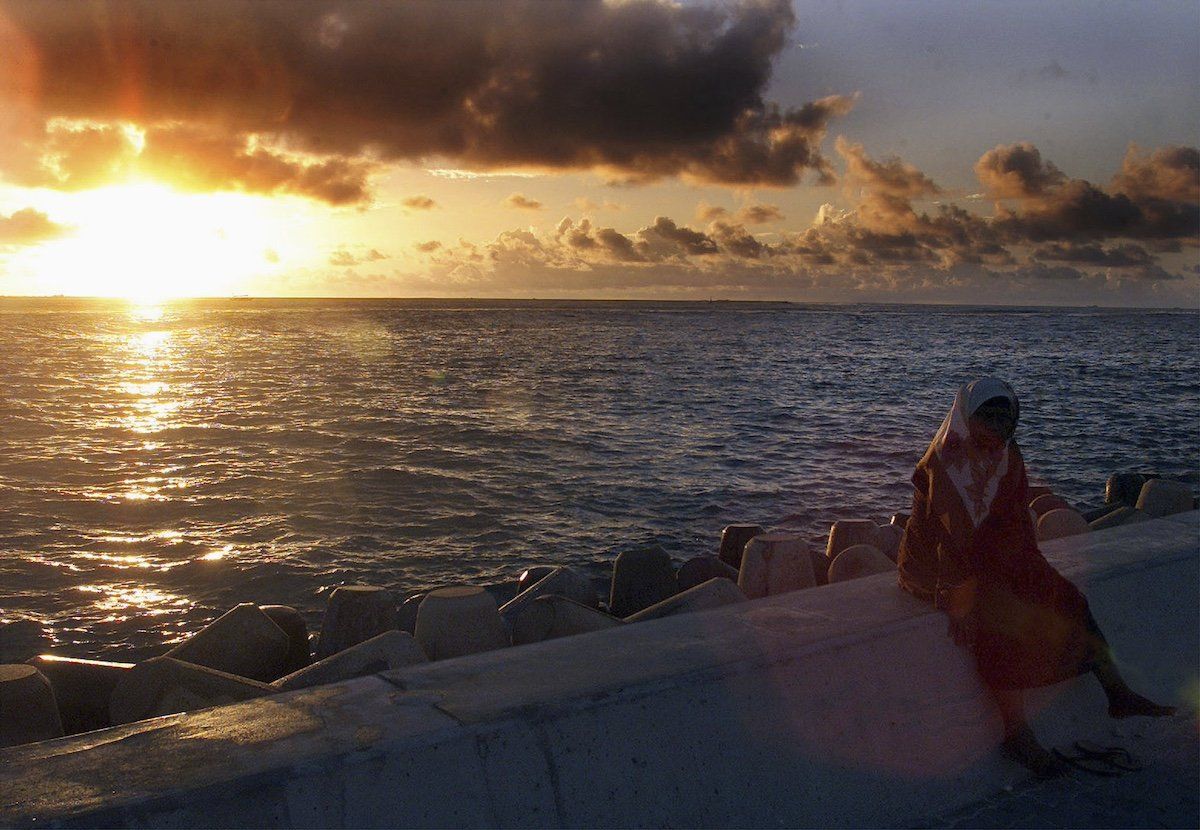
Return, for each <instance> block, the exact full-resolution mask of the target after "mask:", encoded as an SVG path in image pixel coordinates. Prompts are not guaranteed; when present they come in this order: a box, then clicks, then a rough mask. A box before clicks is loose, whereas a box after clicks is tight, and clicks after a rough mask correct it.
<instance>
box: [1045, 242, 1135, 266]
mask: <svg viewBox="0 0 1200 830" xmlns="http://www.w3.org/2000/svg"><path fill="white" fill-rule="evenodd" d="M1033 258H1034V259H1036V260H1042V261H1048V262H1070V263H1076V264H1080V265H1103V266H1108V267H1110V268H1132V267H1137V266H1146V265H1151V264H1153V263H1154V256H1153V255H1152V254H1151V253H1150V252H1149V251H1147V250H1146V249H1145V248H1143V247H1142V246H1141V245H1136V244H1134V243H1131V242H1126V243H1122V244H1120V245H1113V246H1110V247H1104V246H1101V245H1097V244H1095V243H1085V244H1076V243H1071V242H1067V243H1059V242H1056V243H1053V244H1050V245H1043V246H1042V247H1039V248H1037V249H1035V250H1034V252H1033Z"/></svg>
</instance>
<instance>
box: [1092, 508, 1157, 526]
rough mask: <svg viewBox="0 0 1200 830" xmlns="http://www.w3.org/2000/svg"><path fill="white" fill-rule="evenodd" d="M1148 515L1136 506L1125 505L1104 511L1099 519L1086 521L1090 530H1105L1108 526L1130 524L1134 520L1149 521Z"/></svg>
mask: <svg viewBox="0 0 1200 830" xmlns="http://www.w3.org/2000/svg"><path fill="white" fill-rule="evenodd" d="M1149 520H1150V517H1149V516H1147V515H1146V514H1145V513H1143V512H1142V511H1140V510H1138V509H1137V508H1136V507H1130V506H1129V505H1125V506H1124V507H1118V508H1117V509H1116V510H1113V511H1112V512H1111V513H1105V514H1104V515H1103V516H1101V517H1100V518H1099V519H1095V520H1093V521H1091V522H1088V527H1090V528H1091V529H1092V530H1107V529H1108V528H1110V527H1121V526H1122V525H1130V524H1134V523H1135V522H1145V521H1149Z"/></svg>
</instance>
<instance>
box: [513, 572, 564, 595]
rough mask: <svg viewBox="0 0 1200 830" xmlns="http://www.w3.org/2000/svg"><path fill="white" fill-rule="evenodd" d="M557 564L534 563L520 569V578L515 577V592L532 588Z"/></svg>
mask: <svg viewBox="0 0 1200 830" xmlns="http://www.w3.org/2000/svg"><path fill="white" fill-rule="evenodd" d="M556 567H557V565H534V566H533V567H532V568H526V569H525V570H523V571H521V576H520V578H518V579H517V593H518V594H519V593H521V592H522V591H524V590H526V589H528V588H532V587H533V586H534V585H536V584H537V583H538V582H540V581H541V580H542V579H544V578H545V577H547V576H549V575H550V573H551V571H553V570H554V569H555V568H556Z"/></svg>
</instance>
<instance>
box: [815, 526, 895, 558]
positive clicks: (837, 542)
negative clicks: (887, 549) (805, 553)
mask: <svg viewBox="0 0 1200 830" xmlns="http://www.w3.org/2000/svg"><path fill="white" fill-rule="evenodd" d="M854 545H870V546H871V547H873V548H875V549H876V550H879V548H880V547H881V546H880V544H879V528H878V527H877V526H876V525H875V523H874V522H872V521H870V520H869V519H842V520H841V521H838V522H834V523H833V527H831V528H829V544H828V545H827V546H826V547H825V558H826V559H828V560H829V561H830V562H832V561H833V560H834V559H836V558H837V555H838V554H839V553H841V552H842V551H844V550H845V549H846V548H849V547H853V546H854Z"/></svg>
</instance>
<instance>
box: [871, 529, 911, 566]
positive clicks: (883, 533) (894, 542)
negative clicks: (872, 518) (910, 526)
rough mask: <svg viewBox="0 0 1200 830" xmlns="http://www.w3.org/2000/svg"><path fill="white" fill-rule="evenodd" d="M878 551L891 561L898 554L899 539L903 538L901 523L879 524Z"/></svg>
mask: <svg viewBox="0 0 1200 830" xmlns="http://www.w3.org/2000/svg"><path fill="white" fill-rule="evenodd" d="M877 538H878V539H879V551H880V552H881V553H882V554H883V555H884V556H886V557H887V558H888V559H890V560H892V561H893V562H895V561H896V557H898V556H899V555H900V540H901V539H903V538H904V528H903V526H901V525H893V524H886V525H879V534H878V537H877Z"/></svg>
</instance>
